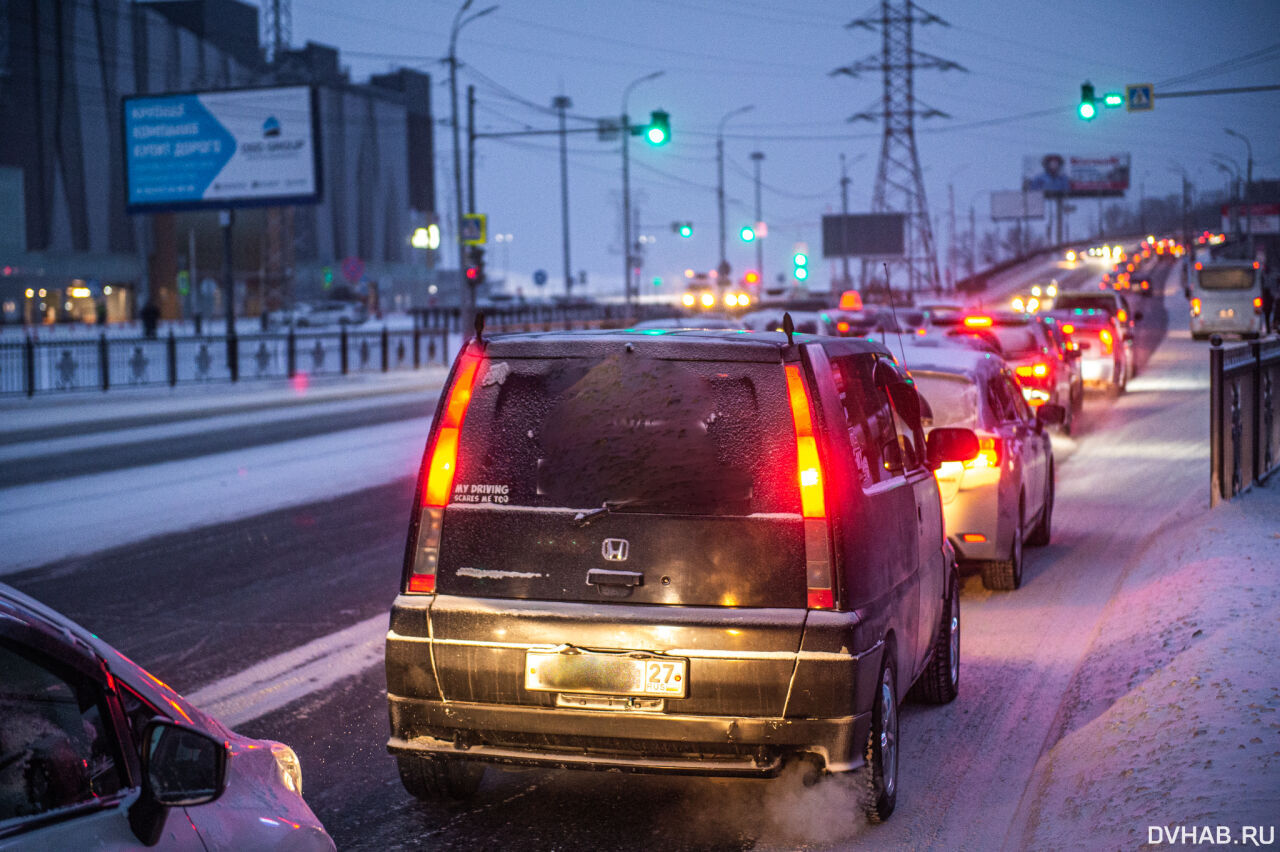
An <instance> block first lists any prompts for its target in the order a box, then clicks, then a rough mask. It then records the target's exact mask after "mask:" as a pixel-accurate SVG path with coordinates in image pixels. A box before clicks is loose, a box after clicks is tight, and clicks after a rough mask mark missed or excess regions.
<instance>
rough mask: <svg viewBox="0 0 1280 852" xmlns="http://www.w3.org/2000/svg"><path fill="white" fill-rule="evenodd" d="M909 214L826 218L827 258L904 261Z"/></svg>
mask: <svg viewBox="0 0 1280 852" xmlns="http://www.w3.org/2000/svg"><path fill="white" fill-rule="evenodd" d="M906 221H907V214H905V213H849V214H835V215H829V216H823V217H822V256H823V257H886V258H889V257H902V256H903V255H904V254H905V253H906Z"/></svg>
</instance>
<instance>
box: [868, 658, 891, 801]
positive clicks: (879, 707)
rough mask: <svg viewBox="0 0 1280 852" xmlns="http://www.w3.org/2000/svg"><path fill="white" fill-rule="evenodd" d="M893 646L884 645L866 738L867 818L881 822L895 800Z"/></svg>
mask: <svg viewBox="0 0 1280 852" xmlns="http://www.w3.org/2000/svg"><path fill="white" fill-rule="evenodd" d="M892 655H893V647H892V646H886V647H885V651H884V664H883V665H882V666H881V668H880V681H879V683H878V684H877V686H876V701H875V707H874V708H873V709H872V712H871V736H870V737H868V738H867V752H866V757H867V783H868V787H869V790H870V793H871V797H870V799H869V801H868V802H867V805H866V808H867V819H868V820H870V821H871V822H873V823H878V822H884V821H885V820H887V819H888V818H889V815H890V814H892V813H893V808H894V806H895V805H896V804H897V803H898V693H897V687H898V683H897V680H896V678H895V677H894V671H893V660H892Z"/></svg>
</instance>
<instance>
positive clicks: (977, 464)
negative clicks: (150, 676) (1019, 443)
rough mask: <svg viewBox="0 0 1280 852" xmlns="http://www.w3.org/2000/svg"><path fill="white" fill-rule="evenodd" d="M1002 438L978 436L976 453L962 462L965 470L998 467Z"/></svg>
mask: <svg viewBox="0 0 1280 852" xmlns="http://www.w3.org/2000/svg"><path fill="white" fill-rule="evenodd" d="M1003 450H1004V440H1003V439H1002V438H997V437H995V436H983V435H979V436H978V454H977V455H976V456H974V457H973V458H971V459H969V460H968V461H967V462H965V463H964V469H965V470H973V469H975V468H976V469H982V468H998V467H1000V456H1001V455H1002V454H1003Z"/></svg>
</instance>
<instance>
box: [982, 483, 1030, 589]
mask: <svg viewBox="0 0 1280 852" xmlns="http://www.w3.org/2000/svg"><path fill="white" fill-rule="evenodd" d="M1025 512H1026V501H1025V500H1023V499H1022V498H1019V499H1018V525H1017V527H1015V528H1014V530H1013V543H1012V544H1010V545H1009V558H1008V559H997V560H994V561H991V562H985V563H983V565H982V585H983V586H985V587H986V588H988V589H994V590H996V591H1001V592H1011V591H1013V590H1014V589H1016V588H1018V587H1019V586H1021V585H1022V540H1023V531H1024V530H1025V526H1024V523H1025V521H1024V518H1025Z"/></svg>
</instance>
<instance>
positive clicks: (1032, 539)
mask: <svg viewBox="0 0 1280 852" xmlns="http://www.w3.org/2000/svg"><path fill="white" fill-rule="evenodd" d="M1056 490H1057V489H1056V487H1055V484H1054V474H1053V462H1049V483H1048V485H1047V486H1046V488H1045V495H1044V511H1043V512H1042V513H1041V515H1040V522H1039V523H1037V524H1036V527H1035V529H1033V530H1032V531H1031V535H1030V536H1028V537H1027V544H1029V545H1031V546H1032V547H1044V546H1045V545H1047V544H1048V543H1049V539H1050V538H1051V537H1052V535H1053V495H1054V492H1055V491H1056Z"/></svg>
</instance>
